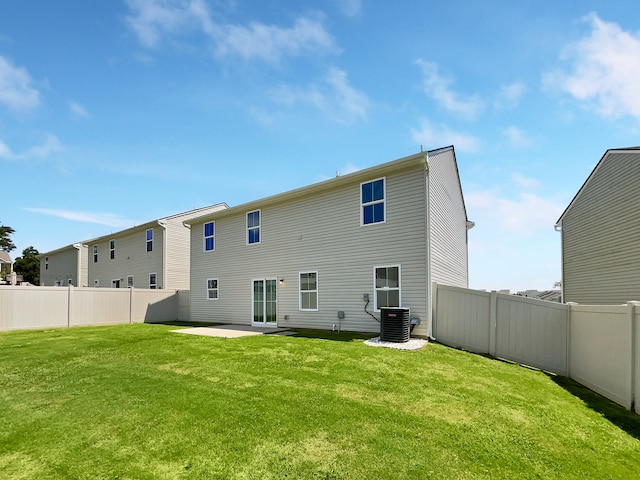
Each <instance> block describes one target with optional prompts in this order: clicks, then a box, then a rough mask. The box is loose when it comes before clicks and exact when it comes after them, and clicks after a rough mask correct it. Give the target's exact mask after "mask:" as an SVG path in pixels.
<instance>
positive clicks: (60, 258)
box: [40, 245, 88, 287]
mask: <svg viewBox="0 0 640 480" xmlns="http://www.w3.org/2000/svg"><path fill="white" fill-rule="evenodd" d="M47 259H48V261H47ZM87 260H88V259H87V247H86V246H83V245H79V246H78V248H76V247H75V246H73V245H70V246H69V247H67V248H64V249H61V250H57V251H54V252H51V253H45V254H44V255H43V256H42V257H41V258H40V285H41V286H65V287H66V286H67V285H68V284H69V280H71V285H72V286H74V287H83V286H87V273H88V272H87Z"/></svg>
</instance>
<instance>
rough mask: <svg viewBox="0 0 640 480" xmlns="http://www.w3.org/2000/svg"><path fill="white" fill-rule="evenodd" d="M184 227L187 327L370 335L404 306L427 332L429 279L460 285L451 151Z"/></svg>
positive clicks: (458, 206)
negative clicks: (383, 315) (187, 239)
mask: <svg viewBox="0 0 640 480" xmlns="http://www.w3.org/2000/svg"><path fill="white" fill-rule="evenodd" d="M186 223H187V224H188V225H189V226H190V227H191V319H192V320H194V321H203V322H220V323H236V324H245V325H254V326H273V325H278V326H281V327H303V328H316V329H341V330H350V331H369V332H375V331H377V330H379V328H380V327H379V324H378V323H377V321H376V320H375V319H374V318H373V317H372V316H371V315H370V314H372V315H375V317H377V318H378V319H379V316H380V307H384V306H388V307H404V308H410V310H411V317H417V318H420V319H421V322H422V323H421V325H419V326H418V327H417V328H416V330H415V331H414V334H417V335H424V336H427V335H430V333H431V289H432V281H437V282H439V283H444V284H448V285H455V286H460V287H467V285H468V270H467V230H468V229H469V228H471V227H472V226H473V222H469V221H468V220H467V215H466V209H465V205H464V200H463V197H462V190H461V186H460V179H459V175H458V168H457V164H456V156H455V151H454V148H453V146H451V147H447V148H442V149H439V150H433V151H430V152H421V153H418V154H416V155H412V156H409V157H405V158H401V159H399V160H395V161H392V162H389V163H385V164H382V165H378V166H374V167H371V168H368V169H366V170H361V171H357V172H355V173H350V174H348V175H344V176H339V177H336V178H332V179H330V180H326V181H324V182H320V183H317V184H313V185H310V186H307V187H303V188H300V189H297V190H292V191H289V192H285V193H281V194H278V195H274V196H271V197H267V198H264V199H261V200H256V201H252V202H249V203H246V204H243V205H239V206H236V207H232V208H229V209H226V210H221V211H218V212H214V213H210V214H207V215H203V216H200V217H197V218H194V219H192V220H189V221H187V222H186ZM367 312H369V313H367Z"/></svg>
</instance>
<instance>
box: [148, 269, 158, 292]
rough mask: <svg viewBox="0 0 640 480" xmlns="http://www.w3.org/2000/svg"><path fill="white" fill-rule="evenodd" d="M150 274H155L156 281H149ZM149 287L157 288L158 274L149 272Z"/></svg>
mask: <svg viewBox="0 0 640 480" xmlns="http://www.w3.org/2000/svg"><path fill="white" fill-rule="evenodd" d="M151 275H155V276H156V283H151ZM152 285H153V286H152ZM149 288H150V289H151V290H158V274H157V273H156V272H150V273H149Z"/></svg>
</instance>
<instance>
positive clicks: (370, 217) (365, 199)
mask: <svg viewBox="0 0 640 480" xmlns="http://www.w3.org/2000/svg"><path fill="white" fill-rule="evenodd" d="M384 199H385V179H384V178H379V179H377V180H373V181H372V182H366V183H362V184H361V185H360V204H361V205H360V216H361V218H360V221H361V225H369V224H371V223H383V222H384V221H385V202H384Z"/></svg>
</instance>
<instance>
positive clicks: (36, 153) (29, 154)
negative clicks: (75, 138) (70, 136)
mask: <svg viewBox="0 0 640 480" xmlns="http://www.w3.org/2000/svg"><path fill="white" fill-rule="evenodd" d="M62 150H64V146H63V145H62V143H60V140H58V137H56V136H55V135H53V134H50V133H49V134H47V135H46V136H45V139H44V142H43V143H42V144H40V145H34V146H33V147H30V148H28V149H26V150H24V151H23V152H19V153H16V152H14V151H13V150H11V148H9V146H8V145H7V144H6V143H4V142H3V141H2V140H0V158H4V159H5V160H34V159H44V158H47V157H49V156H50V155H52V154H54V153H58V152H61V151H62Z"/></svg>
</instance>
